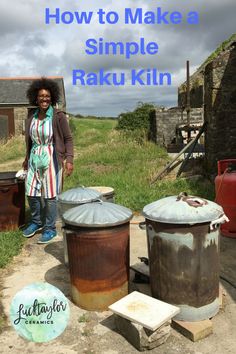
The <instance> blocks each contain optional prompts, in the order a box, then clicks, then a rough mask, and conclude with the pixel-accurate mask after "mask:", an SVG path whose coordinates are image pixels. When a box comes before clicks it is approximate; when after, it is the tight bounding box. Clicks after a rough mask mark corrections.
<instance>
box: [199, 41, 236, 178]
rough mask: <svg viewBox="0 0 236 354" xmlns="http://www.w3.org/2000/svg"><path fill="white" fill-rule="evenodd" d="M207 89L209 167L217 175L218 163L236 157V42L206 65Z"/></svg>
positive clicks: (207, 156)
mask: <svg viewBox="0 0 236 354" xmlns="http://www.w3.org/2000/svg"><path fill="white" fill-rule="evenodd" d="M204 86H205V95H204V101H205V109H204V117H205V118H204V119H205V121H206V122H207V123H208V125H207V131H206V135H205V150H206V166H207V170H208V173H209V174H213V173H214V174H215V173H216V170H217V160H221V159H228V158H236V43H233V45H232V47H231V48H230V49H229V50H227V51H224V52H222V53H221V54H220V55H219V56H218V57H217V58H216V59H215V60H214V61H213V62H211V63H210V64H208V65H207V66H206V69H205V81H204Z"/></svg>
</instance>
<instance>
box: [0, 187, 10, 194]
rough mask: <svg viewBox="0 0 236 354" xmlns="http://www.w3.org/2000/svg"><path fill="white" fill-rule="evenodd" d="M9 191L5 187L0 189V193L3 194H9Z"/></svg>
mask: <svg viewBox="0 0 236 354" xmlns="http://www.w3.org/2000/svg"><path fill="white" fill-rule="evenodd" d="M9 190H10V188H7V187H3V188H1V187H0V191H1V192H3V193H7V192H9Z"/></svg>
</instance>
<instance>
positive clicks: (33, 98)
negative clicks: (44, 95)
mask: <svg viewBox="0 0 236 354" xmlns="http://www.w3.org/2000/svg"><path fill="white" fill-rule="evenodd" d="M40 90H48V91H49V92H50V94H51V102H52V105H53V106H54V105H55V104H56V103H58V102H59V99H60V89H59V86H58V84H57V83H56V82H55V81H53V80H51V79H47V78H46V77H41V79H38V80H34V81H33V82H32V84H31V85H30V87H29V88H28V90H27V92H26V96H27V98H28V100H29V103H30V104H31V105H33V106H35V105H36V104H37V97H38V92H39V91H40Z"/></svg>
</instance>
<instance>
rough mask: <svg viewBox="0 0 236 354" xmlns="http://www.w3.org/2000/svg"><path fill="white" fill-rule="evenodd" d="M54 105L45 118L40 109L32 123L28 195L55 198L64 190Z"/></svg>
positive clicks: (27, 182) (27, 183)
mask: <svg viewBox="0 0 236 354" xmlns="http://www.w3.org/2000/svg"><path fill="white" fill-rule="evenodd" d="M52 112H53V110H52V107H50V108H49V109H48V110H47V115H46V117H45V118H44V119H43V120H39V119H38V111H36V112H35V115H34V117H33V119H32V122H31V125H30V137H31V140H32V149H31V152H30V159H29V164H28V173H27V178H26V195H27V196H30V197H41V196H43V197H44V198H54V197H56V196H57V195H58V194H60V193H61V190H62V164H61V163H60V162H59V161H58V159H57V155H56V151H55V148H54V145H53V130H52Z"/></svg>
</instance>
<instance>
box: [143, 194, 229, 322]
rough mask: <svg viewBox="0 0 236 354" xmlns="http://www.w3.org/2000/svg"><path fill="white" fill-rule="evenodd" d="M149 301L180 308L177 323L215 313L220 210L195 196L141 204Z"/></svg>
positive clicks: (206, 316) (217, 286)
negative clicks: (146, 257)
mask: <svg viewBox="0 0 236 354" xmlns="http://www.w3.org/2000/svg"><path fill="white" fill-rule="evenodd" d="M143 215H144V216H145V218H146V230H147V240H148V254H149V263H150V281H151V291H152V295H153V297H155V298H157V299H160V300H163V301H165V302H167V303H170V304H173V305H176V306H178V307H179V308H180V310H181V311H180V313H179V314H178V315H177V316H176V317H175V318H176V319H177V320H184V321H200V320H204V319H207V318H210V317H212V316H214V315H215V314H216V313H217V312H218V311H219V227H218V226H219V224H220V223H222V222H224V221H225V220H226V219H227V218H226V216H225V215H224V211H223V209H222V208H221V207H220V206H219V205H217V204H215V203H213V202H210V201H207V200H204V199H200V198H198V197H190V196H187V195H186V193H183V194H181V195H180V196H172V197H167V198H163V199H160V200H158V201H156V202H154V203H151V204H149V205H146V206H145V207H144V209H143Z"/></svg>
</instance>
